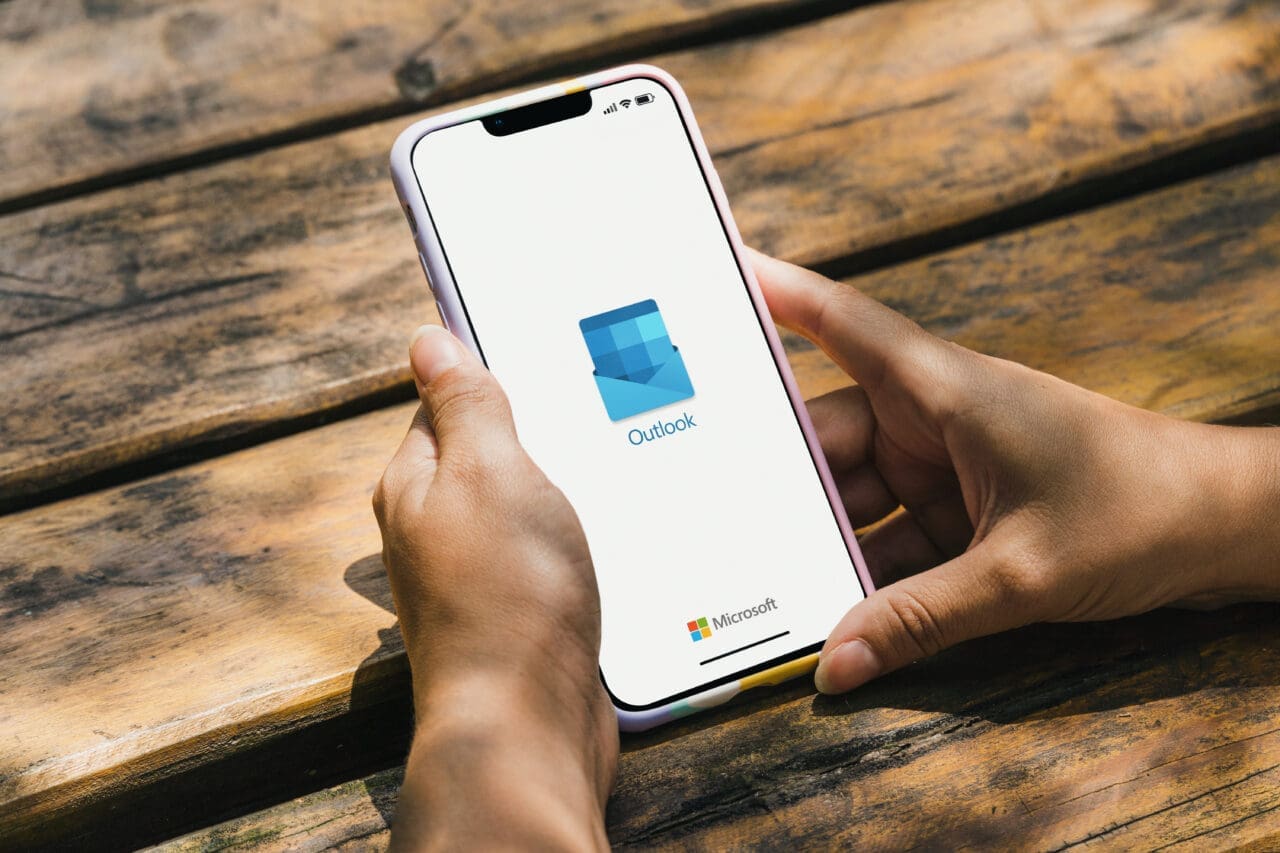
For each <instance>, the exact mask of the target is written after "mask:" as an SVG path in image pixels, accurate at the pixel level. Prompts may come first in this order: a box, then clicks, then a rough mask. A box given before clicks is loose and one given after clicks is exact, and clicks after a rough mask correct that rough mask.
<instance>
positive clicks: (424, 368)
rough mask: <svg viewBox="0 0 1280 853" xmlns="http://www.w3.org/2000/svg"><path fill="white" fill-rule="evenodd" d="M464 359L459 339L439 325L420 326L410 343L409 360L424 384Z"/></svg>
mask: <svg viewBox="0 0 1280 853" xmlns="http://www.w3.org/2000/svg"><path fill="white" fill-rule="evenodd" d="M461 361H462V350H461V349H460V348H459V346H458V339H457V338H455V337H454V336H453V335H451V334H450V333H449V332H448V331H447V330H446V329H442V328H441V327H439V326H429V325H428V326H419V327H418V331H416V332H414V333H413V343H411V344H409V362H410V363H411V364H412V365H413V372H414V373H416V374H418V379H420V380H421V381H422V382H423V383H424V384H425V383H428V382H430V381H431V380H433V379H435V378H436V377H437V376H439V375H440V374H441V373H444V372H445V371H446V370H448V369H449V368H451V367H454V366H456V365H457V364H458V363H459V362H461Z"/></svg>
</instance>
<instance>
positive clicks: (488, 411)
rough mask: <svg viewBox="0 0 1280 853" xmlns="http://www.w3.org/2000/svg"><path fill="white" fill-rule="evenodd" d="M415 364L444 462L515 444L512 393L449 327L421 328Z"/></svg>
mask: <svg viewBox="0 0 1280 853" xmlns="http://www.w3.org/2000/svg"><path fill="white" fill-rule="evenodd" d="M409 362H410V364H411V365H412V367H413V373H414V377H415V379H416V380H417V385H418V393H419V396H420V398H421V399H422V405H423V408H424V410H425V415H426V418H427V421H428V423H429V424H430V430H431V432H432V433H433V434H434V436H435V441H436V444H437V447H438V453H439V456H440V458H441V459H442V460H443V459H446V458H448V457H449V456H450V455H451V454H454V453H460V452H467V451H481V449H483V451H482V452H487V451H491V450H492V449H493V448H494V447H500V446H502V445H504V444H512V445H513V444H515V442H516V434H515V425H514V423H513V422H512V420H511V408H510V406H509V405H508V404H507V395H506V394H505V393H504V392H503V390H502V388H501V387H500V386H499V385H498V381H497V380H496V379H495V378H494V377H493V374H492V373H490V372H489V370H488V368H486V367H485V366H484V364H483V363H481V361H480V359H479V358H477V357H476V356H475V355H474V354H473V353H471V352H469V351H468V350H467V348H466V347H464V346H463V345H462V344H461V342H459V341H458V339H457V338H455V337H454V336H453V335H452V334H450V333H449V332H448V331H447V330H445V329H443V328H441V327H439V326H423V327H421V328H420V329H418V331H417V333H416V334H415V335H414V339H413V343H412V344H411V345H410V347H409Z"/></svg>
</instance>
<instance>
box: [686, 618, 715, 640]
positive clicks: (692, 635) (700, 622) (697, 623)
mask: <svg viewBox="0 0 1280 853" xmlns="http://www.w3.org/2000/svg"><path fill="white" fill-rule="evenodd" d="M685 627H686V628H688V629H689V639H691V640H693V641H694V642H695V643H696V642H698V641H699V640H703V639H706V638H707V637H710V636H711V626H710V625H708V624H707V617H705V616H700V617H698V618H697V619H694V620H693V621H692V622H690V623H689V624H688V625H686V626H685Z"/></svg>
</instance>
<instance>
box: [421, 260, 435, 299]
mask: <svg viewBox="0 0 1280 853" xmlns="http://www.w3.org/2000/svg"><path fill="white" fill-rule="evenodd" d="M418 263H420V264H422V274H423V275H425V276H426V277H427V287H429V288H431V295H432V296H435V295H436V286H435V284H433V283H432V281H431V273H429V272H427V259H426V258H424V257H423V256H422V253H421V252H419V253H418Z"/></svg>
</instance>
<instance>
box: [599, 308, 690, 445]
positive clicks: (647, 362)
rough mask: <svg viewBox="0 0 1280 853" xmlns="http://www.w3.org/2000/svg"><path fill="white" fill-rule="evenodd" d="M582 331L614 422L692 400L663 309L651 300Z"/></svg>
mask: <svg viewBox="0 0 1280 853" xmlns="http://www.w3.org/2000/svg"><path fill="white" fill-rule="evenodd" d="M578 326H579V328H581V329H582V337H583V338H584V339H585V340H586V342H587V351H588V352H590V353H591V361H592V363H593V364H595V367H596V370H595V378H596V386H597V387H598V388H599V389H600V399H602V400H604V408H605V411H607V412H608V413H609V418H610V419H611V420H615V421H620V420H622V419H623V418H629V417H631V416H632V415H638V414H640V413H641V412H647V411H650V410H651V409H657V408H661V407H662V406H666V405H668V404H669V403H677V402H679V401H680V400H687V399H688V398H690V397H692V396H693V383H691V382H690V381H689V373H688V371H686V370H685V367H684V359H683V358H682V357H681V356H680V351H679V350H678V349H676V348H675V347H674V346H673V345H672V344H671V338H670V337H668V335H667V326H666V324H665V323H663V322H662V315H661V314H660V313H658V303H656V302H654V301H653V300H652V299H646V300H645V301H644V302H637V303H636V304H634V305H627V306H624V307H622V308H615V309H614V310H612V311H606V312H604V313H603V314H596V315H595V316H594V317H587V318H586V319H585V320H582V321H581V322H579V323H578Z"/></svg>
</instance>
